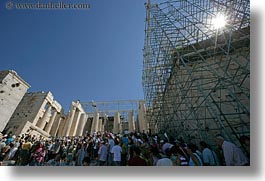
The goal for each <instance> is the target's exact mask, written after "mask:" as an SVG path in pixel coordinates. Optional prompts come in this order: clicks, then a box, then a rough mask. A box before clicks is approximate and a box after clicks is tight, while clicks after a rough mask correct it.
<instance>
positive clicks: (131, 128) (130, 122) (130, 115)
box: [128, 111, 135, 132]
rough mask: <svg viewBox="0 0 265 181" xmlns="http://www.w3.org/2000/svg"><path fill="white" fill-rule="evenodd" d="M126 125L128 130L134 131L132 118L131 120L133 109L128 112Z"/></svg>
mask: <svg viewBox="0 0 265 181" xmlns="http://www.w3.org/2000/svg"><path fill="white" fill-rule="evenodd" d="M128 127H129V132H134V131H135V124H134V120H133V111H129V112H128Z"/></svg>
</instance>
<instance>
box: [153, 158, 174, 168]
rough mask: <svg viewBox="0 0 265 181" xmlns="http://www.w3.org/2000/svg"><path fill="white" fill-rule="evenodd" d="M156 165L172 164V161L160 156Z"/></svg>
mask: <svg viewBox="0 0 265 181" xmlns="http://www.w3.org/2000/svg"><path fill="white" fill-rule="evenodd" d="M156 166H173V163H172V161H171V160H170V159H168V158H162V159H159V160H158V161H157V163H156Z"/></svg>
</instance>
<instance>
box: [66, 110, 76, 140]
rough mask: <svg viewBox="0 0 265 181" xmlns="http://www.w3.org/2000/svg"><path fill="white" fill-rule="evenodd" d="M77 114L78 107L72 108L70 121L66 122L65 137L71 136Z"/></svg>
mask: <svg viewBox="0 0 265 181" xmlns="http://www.w3.org/2000/svg"><path fill="white" fill-rule="evenodd" d="M75 112H76V107H72V109H71V111H70V115H69V117H68V118H69V119H68V120H66V121H67V122H66V125H65V132H64V136H69V133H70V129H71V126H72V123H73V120H74V117H75Z"/></svg>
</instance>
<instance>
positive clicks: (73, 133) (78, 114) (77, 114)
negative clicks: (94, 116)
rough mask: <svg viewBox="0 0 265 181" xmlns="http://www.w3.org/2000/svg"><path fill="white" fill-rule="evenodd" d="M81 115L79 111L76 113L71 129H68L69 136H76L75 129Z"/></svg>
mask: <svg viewBox="0 0 265 181" xmlns="http://www.w3.org/2000/svg"><path fill="white" fill-rule="evenodd" d="M81 114H82V113H81V112H80V110H77V111H76V113H75V117H74V120H73V123H72V126H71V129H70V136H76V130H77V127H78V124H79V121H80V117H81Z"/></svg>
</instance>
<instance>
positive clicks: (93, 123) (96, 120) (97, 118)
mask: <svg viewBox="0 0 265 181" xmlns="http://www.w3.org/2000/svg"><path fill="white" fill-rule="evenodd" d="M98 120H99V113H98V112H95V113H94V117H93V122H92V126H91V131H90V132H91V134H92V133H94V132H97V124H98Z"/></svg>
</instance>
